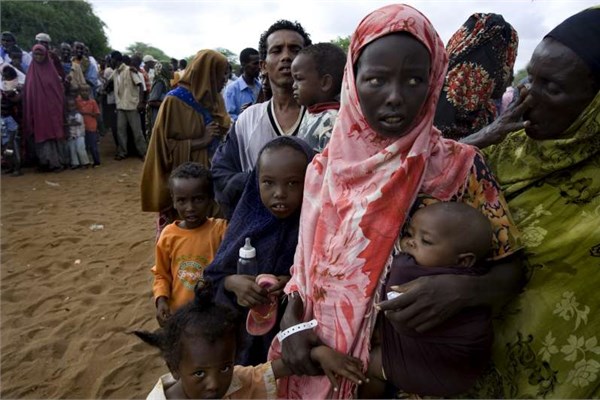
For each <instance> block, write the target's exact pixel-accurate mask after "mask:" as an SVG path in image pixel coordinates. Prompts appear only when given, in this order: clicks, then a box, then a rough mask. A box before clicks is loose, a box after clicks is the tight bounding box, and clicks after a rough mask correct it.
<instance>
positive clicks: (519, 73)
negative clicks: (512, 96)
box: [512, 69, 527, 86]
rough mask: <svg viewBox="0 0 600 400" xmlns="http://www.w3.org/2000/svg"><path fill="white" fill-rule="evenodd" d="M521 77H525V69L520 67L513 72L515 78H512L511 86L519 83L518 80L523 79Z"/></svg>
mask: <svg viewBox="0 0 600 400" xmlns="http://www.w3.org/2000/svg"><path fill="white" fill-rule="evenodd" d="M523 78H527V70H526V69H520V70H518V71H517V73H516V74H515V78H514V79H513V82H512V84H513V86H517V85H518V84H519V82H521V80H523Z"/></svg>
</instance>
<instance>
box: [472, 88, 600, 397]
mask: <svg viewBox="0 0 600 400" xmlns="http://www.w3.org/2000/svg"><path fill="white" fill-rule="evenodd" d="M599 110H600V93H598V94H596V97H595V98H594V100H593V101H592V103H591V104H590V105H589V106H588V107H587V108H586V109H585V110H584V111H583V113H582V114H581V115H580V116H579V118H578V119H577V120H576V121H575V122H574V123H573V124H572V125H571V126H570V127H569V129H568V130H567V131H566V132H565V134H564V135H562V136H561V138H560V139H553V140H544V141H535V140H532V139H530V138H528V137H527V135H526V134H525V132H524V131H519V132H516V133H514V134H512V135H511V136H509V137H508V138H507V139H506V140H505V141H504V142H503V143H501V144H499V145H497V146H495V147H492V148H490V149H489V151H487V154H488V162H489V163H490V166H491V167H492V169H494V170H495V172H496V175H497V177H498V180H499V181H500V184H501V185H502V187H503V188H504V189H505V193H506V198H507V200H508V202H509V206H510V208H511V211H512V213H513V217H514V219H515V221H516V222H517V225H518V226H519V228H520V230H521V232H522V233H523V244H524V245H525V249H526V255H527V260H528V262H527V271H528V279H529V281H528V283H527V286H526V287H525V290H524V292H523V293H522V294H521V295H520V296H518V297H517V298H516V299H515V300H514V301H513V302H512V303H511V304H510V306H509V308H508V310H507V312H506V317H505V319H504V320H502V321H501V322H500V324H499V326H498V327H497V330H496V334H497V340H496V348H495V352H494V360H495V363H496V368H495V369H494V370H493V371H492V372H491V373H490V374H489V375H488V376H487V379H486V380H484V381H483V382H482V383H481V386H480V387H479V390H480V392H479V393H478V394H475V396H477V397H486V398H488V397H508V398H517V397H529V398H531V397H535V398H542V397H548V398H598V397H599V396H600V378H599V375H600V342H599V339H600V319H599V318H598V317H597V314H596V313H598V312H600V300H599V297H598V292H597V290H598V287H599V286H600V274H599V270H598V268H600V113H599ZM486 150H487V149H486ZM498 390H500V391H499V392H498ZM502 390H503V391H502Z"/></svg>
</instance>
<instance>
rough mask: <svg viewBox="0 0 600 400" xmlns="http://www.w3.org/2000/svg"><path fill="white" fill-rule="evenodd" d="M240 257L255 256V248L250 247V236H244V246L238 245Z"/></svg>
mask: <svg viewBox="0 0 600 400" xmlns="http://www.w3.org/2000/svg"><path fill="white" fill-rule="evenodd" d="M240 257H241V258H255V257H256V249H255V248H254V247H252V244H250V238H249V237H247V238H246V244H244V247H240Z"/></svg>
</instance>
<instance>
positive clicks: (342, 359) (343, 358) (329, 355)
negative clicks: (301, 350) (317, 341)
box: [310, 345, 367, 392]
mask: <svg viewBox="0 0 600 400" xmlns="http://www.w3.org/2000/svg"><path fill="white" fill-rule="evenodd" d="M310 357H311V358H312V359H313V361H315V362H317V363H318V364H319V365H320V366H321V368H322V369H323V371H324V372H325V375H327V377H328V378H329V381H330V382H331V384H332V385H333V390H334V391H336V392H337V391H338V390H339V384H338V381H337V377H342V378H346V379H349V380H351V381H352V382H354V383H356V384H358V385H360V384H362V383H363V382H366V381H367V377H366V376H365V375H364V373H363V364H362V361H360V360H359V359H358V358H356V357H352V356H349V355H347V354H343V353H340V352H338V351H335V350H333V349H332V348H330V347H327V346H323V345H321V346H317V347H313V348H312V349H311V351H310Z"/></svg>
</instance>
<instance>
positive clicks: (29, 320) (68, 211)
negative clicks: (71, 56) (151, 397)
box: [0, 136, 166, 398]
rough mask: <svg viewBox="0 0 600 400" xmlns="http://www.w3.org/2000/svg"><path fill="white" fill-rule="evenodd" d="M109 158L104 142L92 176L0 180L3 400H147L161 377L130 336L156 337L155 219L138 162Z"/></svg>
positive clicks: (147, 351)
mask: <svg viewBox="0 0 600 400" xmlns="http://www.w3.org/2000/svg"><path fill="white" fill-rule="evenodd" d="M113 152H114V144H113V142H112V137H108V136H107V137H105V138H104V139H103V140H102V143H101V157H102V162H103V164H102V166H101V167H100V168H96V169H87V170H75V171H71V170H67V171H64V172H62V173H58V174H57V173H37V172H35V171H33V170H32V169H26V170H25V175H24V176H22V177H18V178H14V177H9V176H5V175H3V176H2V178H1V214H0V225H1V230H0V234H1V266H0V280H1V284H0V307H1V308H0V324H1V325H0V326H1V331H0V340H1V342H0V345H1V348H0V357H1V363H0V366H1V387H0V397H2V398H145V396H146V395H147V394H148V392H149V391H150V390H151V389H152V387H153V385H154V384H155V382H156V380H157V379H158V377H159V376H160V375H161V374H163V373H165V372H166V367H165V366H164V364H163V362H162V359H161V358H160V356H159V355H158V353H157V352H156V351H155V350H154V349H152V348H150V347H149V346H147V345H146V344H144V343H142V342H140V341H139V339H137V338H136V337H135V336H133V335H131V334H130V333H129V332H131V331H132V330H134V329H150V330H152V329H155V328H157V327H158V324H157V323H156V320H155V318H154V307H153V303H152V292H151V282H152V277H151V273H150V270H149V269H150V267H151V266H152V263H153V259H154V253H153V251H154V247H153V246H154V215H153V214H152V213H142V212H141V211H140V206H139V190H138V185H139V176H140V173H141V169H142V162H140V160H139V159H137V158H130V159H126V160H124V161H114V160H113V154H114V153H113ZM93 224H100V225H103V229H99V230H92V229H90V227H91V226H92V225H93Z"/></svg>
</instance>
